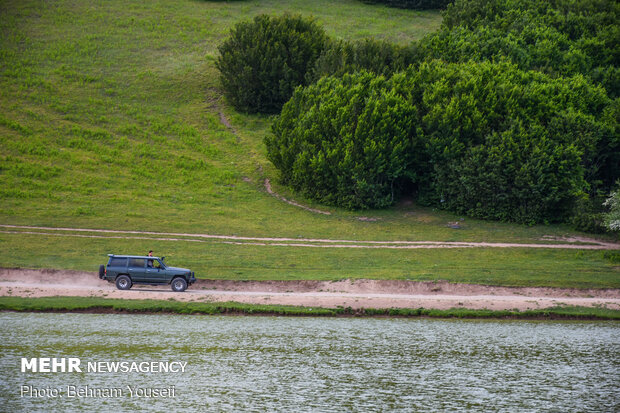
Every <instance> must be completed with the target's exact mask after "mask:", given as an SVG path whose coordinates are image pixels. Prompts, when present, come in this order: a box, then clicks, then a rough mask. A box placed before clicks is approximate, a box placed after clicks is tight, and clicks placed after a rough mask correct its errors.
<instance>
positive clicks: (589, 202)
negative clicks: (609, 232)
mask: <svg viewBox="0 0 620 413" xmlns="http://www.w3.org/2000/svg"><path fill="white" fill-rule="evenodd" d="M569 222H570V223H571V224H572V225H573V226H574V227H575V229H577V230H579V231H584V232H590V233H599V234H600V233H604V232H606V228H605V225H604V215H603V205H602V201H601V200H600V199H599V197H595V198H581V199H579V200H577V202H576V203H575V208H574V210H573V212H572V214H571V217H570V219H569Z"/></svg>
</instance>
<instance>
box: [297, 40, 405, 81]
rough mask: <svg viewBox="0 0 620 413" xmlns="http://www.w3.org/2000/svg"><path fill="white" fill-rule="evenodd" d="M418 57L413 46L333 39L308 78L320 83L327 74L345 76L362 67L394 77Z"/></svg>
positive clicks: (374, 41) (365, 69)
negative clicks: (320, 79) (393, 75)
mask: <svg viewBox="0 0 620 413" xmlns="http://www.w3.org/2000/svg"><path fill="white" fill-rule="evenodd" d="M416 60H417V59H416V54H415V48H414V47H412V46H400V45H397V44H394V43H391V42H387V41H381V40H375V39H364V40H360V41H355V42H349V41H345V40H338V41H331V42H329V45H328V46H327V47H326V48H325V49H324V50H323V53H321V56H320V57H319V58H318V59H317V61H316V63H315V65H314V68H313V69H312V70H311V71H310V72H309V73H308V80H309V82H316V81H317V80H318V79H319V78H321V77H323V76H342V75H344V74H345V73H353V72H359V71H362V70H364V71H368V72H373V73H376V74H378V75H384V76H391V75H392V74H394V73H395V72H398V71H402V70H404V69H406V68H407V66H409V65H410V64H412V63H414V62H415V61H416Z"/></svg>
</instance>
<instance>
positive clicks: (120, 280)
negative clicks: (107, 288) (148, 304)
mask: <svg viewBox="0 0 620 413" xmlns="http://www.w3.org/2000/svg"><path fill="white" fill-rule="evenodd" d="M131 285H132V283H131V278H129V277H128V276H126V275H121V276H119V277H116V288H118V289H119V290H129V289H130V288H131Z"/></svg>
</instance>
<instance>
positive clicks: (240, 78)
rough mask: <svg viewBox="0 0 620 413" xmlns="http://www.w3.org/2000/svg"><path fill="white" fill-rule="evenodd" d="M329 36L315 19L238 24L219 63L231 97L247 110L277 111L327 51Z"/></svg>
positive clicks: (264, 17) (260, 18) (266, 18)
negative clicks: (320, 56) (323, 51)
mask: <svg viewBox="0 0 620 413" xmlns="http://www.w3.org/2000/svg"><path fill="white" fill-rule="evenodd" d="M326 41H327V36H326V35H325V32H324V31H323V29H322V28H321V27H320V26H319V25H317V24H316V22H315V21H314V20H312V19H310V18H304V17H301V16H293V15H288V14H285V15H283V16H276V17H270V16H267V15H260V16H256V17H255V18H254V20H253V21H251V22H247V21H244V22H240V23H238V24H237V25H236V26H235V27H234V28H233V29H232V30H231V33H230V37H229V38H228V39H227V40H226V41H225V42H224V43H223V44H222V45H221V46H220V47H219V51H220V56H219V58H218V60H217V62H216V65H217V68H218V69H219V71H220V73H221V82H222V86H223V88H224V93H225V95H226V97H227V99H228V100H229V101H230V102H231V103H232V105H233V106H235V108H237V109H238V110H241V111H246V112H264V113H275V112H278V111H279V110H280V109H281V108H282V105H283V104H284V103H285V102H286V101H287V100H288V99H289V98H290V97H291V95H292V94H293V91H294V90H295V88H296V87H297V86H299V85H302V84H305V78H306V73H307V72H308V70H310V69H311V68H312V67H313V66H314V62H315V60H316V59H317V58H318V57H319V55H320V54H321V51H322V50H323V48H324V47H325V43H326Z"/></svg>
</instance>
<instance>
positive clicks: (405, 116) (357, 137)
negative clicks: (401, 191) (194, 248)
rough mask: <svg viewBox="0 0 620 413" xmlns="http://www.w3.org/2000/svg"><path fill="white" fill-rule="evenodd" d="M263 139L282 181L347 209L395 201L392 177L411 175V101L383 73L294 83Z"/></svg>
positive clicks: (413, 148)
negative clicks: (295, 86) (292, 91)
mask: <svg viewBox="0 0 620 413" xmlns="http://www.w3.org/2000/svg"><path fill="white" fill-rule="evenodd" d="M272 129H273V136H269V137H267V138H266V139H265V143H266V145H267V151H268V155H267V156H268V158H269V160H271V161H272V162H273V164H274V165H275V166H276V167H277V168H278V169H279V170H280V172H281V177H282V181H283V182H284V183H285V184H288V185H291V186H292V187H293V188H294V189H296V190H297V191H300V192H302V193H303V194H304V195H305V196H307V197H310V198H313V199H316V200H319V201H321V202H323V203H326V204H330V205H337V206H342V207H345V208H354V209H358V208H379V207H384V206H387V205H390V204H392V203H393V202H394V199H395V195H396V193H395V192H396V190H397V181H398V180H399V179H401V178H403V177H407V178H408V179H412V180H413V179H414V178H415V177H413V176H411V175H410V173H409V171H410V170H412V169H414V168H412V167H411V166H412V163H413V162H414V160H415V158H416V156H417V155H418V150H419V148H417V147H416V145H415V143H416V140H415V108H414V107H413V106H412V105H411V104H410V103H409V102H407V101H406V100H405V99H404V98H403V96H401V95H398V94H397V93H394V91H393V90H392V89H391V87H390V83H389V81H387V80H386V79H385V78H384V77H382V76H379V77H376V76H374V75H373V74H370V73H367V72H362V73H357V74H353V75H344V77H342V78H335V77H328V78H323V79H321V80H319V82H318V83H316V84H314V85H311V86H309V87H307V88H299V89H297V90H296V91H295V94H294V95H293V97H292V99H291V100H290V101H289V102H288V103H287V104H286V105H284V107H283V109H282V114H281V115H280V117H279V118H278V119H277V120H276V122H275V123H274V124H273V128H272Z"/></svg>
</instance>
